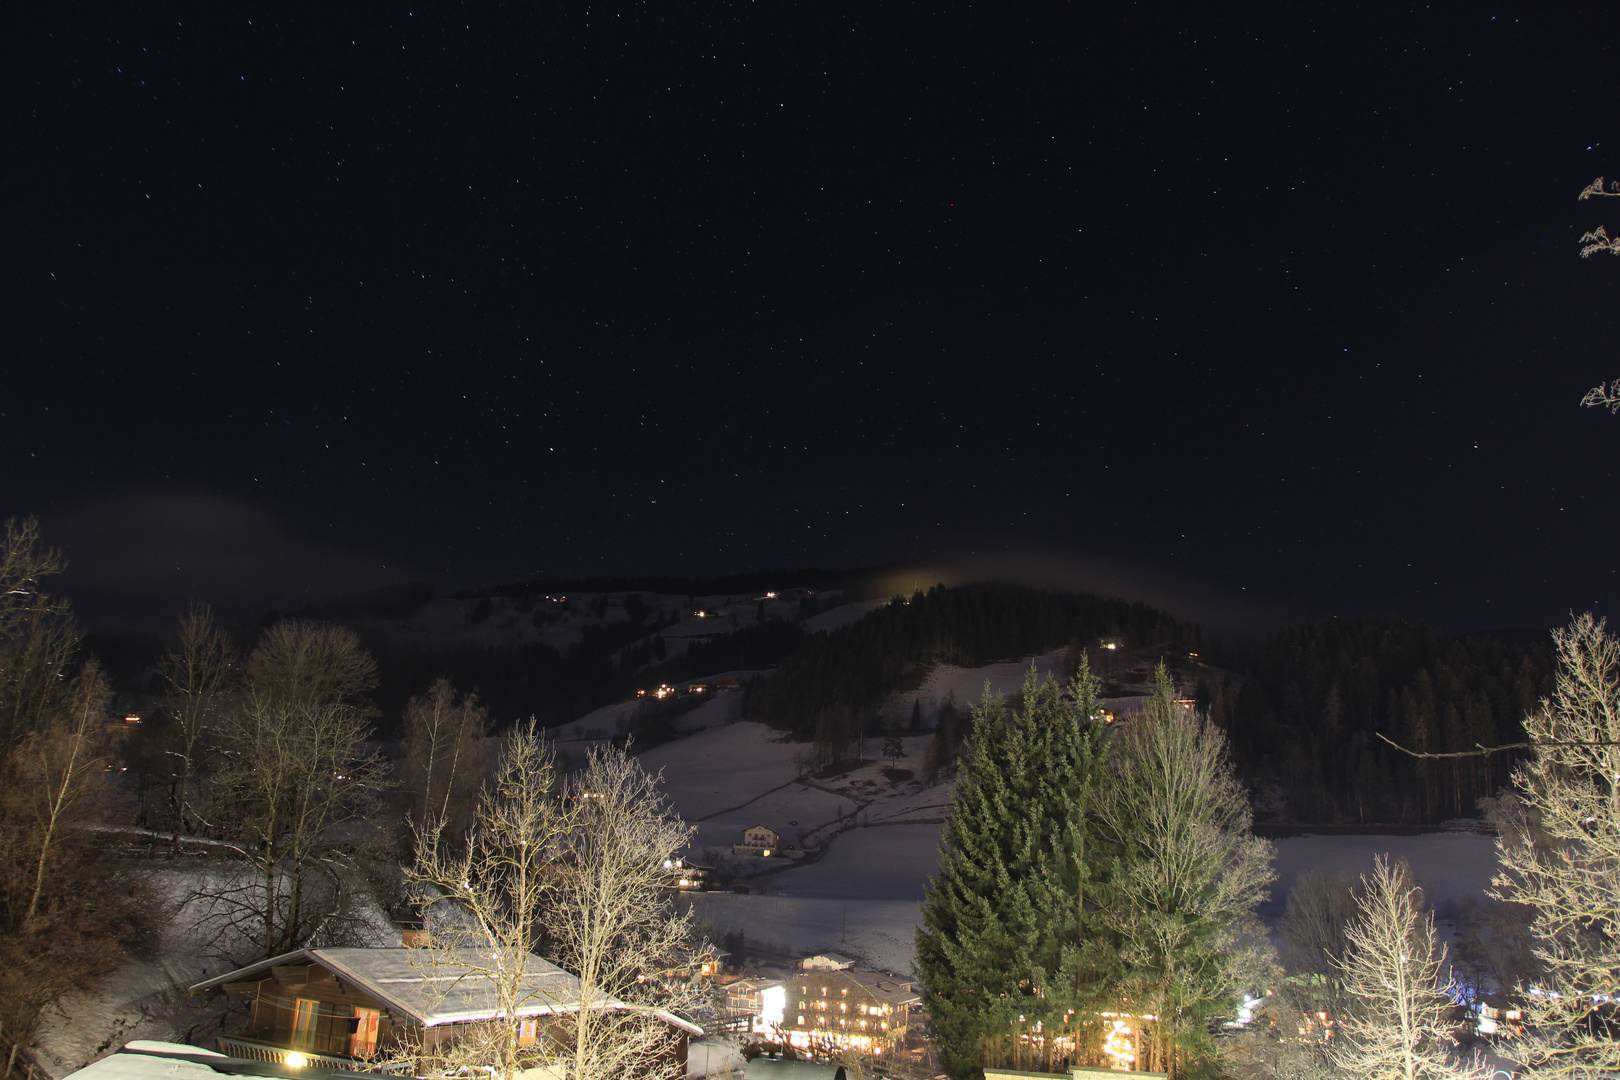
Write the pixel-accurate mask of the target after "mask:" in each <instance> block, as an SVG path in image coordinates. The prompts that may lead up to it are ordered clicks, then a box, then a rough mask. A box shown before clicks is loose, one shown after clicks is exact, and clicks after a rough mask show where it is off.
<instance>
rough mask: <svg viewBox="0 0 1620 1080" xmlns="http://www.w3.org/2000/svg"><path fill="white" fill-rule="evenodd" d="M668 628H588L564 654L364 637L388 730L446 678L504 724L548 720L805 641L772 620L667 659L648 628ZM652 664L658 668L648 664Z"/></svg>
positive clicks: (767, 659)
mask: <svg viewBox="0 0 1620 1080" xmlns="http://www.w3.org/2000/svg"><path fill="white" fill-rule="evenodd" d="M662 625H663V623H662V620H661V617H660V616H657V615H656V614H655V615H654V616H653V617H652V618H650V619H648V620H647V622H646V624H645V625H642V624H638V623H637V622H636V621H635V620H630V619H626V620H621V621H619V622H615V623H609V624H608V625H606V626H586V627H585V628H584V630H585V633H584V635H583V636H582V637H581V639H580V640H579V641H578V642H577V643H576V644H575V645H574V646H573V647H571V648H570V649H569V650H568V651H567V652H566V653H561V652H558V651H557V650H556V649H554V648H552V647H551V646H549V645H545V644H541V643H538V642H531V643H528V644H523V645H515V646H510V647H500V646H465V647H460V648H441V649H421V648H413V647H409V646H402V645H400V644H398V643H397V642H394V641H391V640H389V639H387V638H385V637H383V636H381V635H367V634H365V633H364V632H362V634H361V639H362V641H364V642H365V644H366V646H367V649H368V650H369V651H370V652H371V654H372V655H373V656H374V657H376V660H377V689H376V691H375V693H374V694H373V697H374V699H375V700H376V703H377V705H378V707H379V708H380V710H381V713H382V717H381V720H380V721H379V727H380V728H381V729H382V732H383V734H384V735H386V736H390V737H391V736H392V735H394V734H395V731H394V726H395V724H396V723H397V722H398V718H399V716H400V715H401V710H402V709H403V708H404V706H405V702H406V701H407V700H408V699H409V698H411V697H413V696H415V695H417V694H420V693H422V692H424V691H425V690H426V689H427V687H428V684H429V683H431V682H432V681H433V680H434V679H435V678H437V677H438V676H441V675H442V676H444V677H446V678H448V679H449V680H450V682H451V683H452V684H453V685H454V686H455V687H456V688H457V689H458V690H463V691H471V692H473V693H476V694H477V695H478V698H479V700H480V701H481V702H482V703H483V705H484V707H485V708H487V709H488V710H489V713H490V715H491V716H492V717H494V718H495V720H496V723H497V725H498V726H501V727H504V726H505V725H506V724H508V723H510V722H511V721H513V720H517V719H522V718H525V717H529V716H533V717H535V718H536V719H537V720H539V722H540V723H541V725H542V726H545V727H550V726H552V725H554V724H561V723H566V722H568V721H570V720H575V719H578V718H579V717H581V716H583V715H584V714H585V713H588V712H590V711H591V710H592V709H595V708H599V707H601V706H603V705H607V704H609V703H611V702H614V701H618V700H621V699H622V698H624V697H625V696H626V695H627V694H629V693H631V692H632V691H634V690H635V689H636V688H638V687H648V686H657V685H658V684H659V683H660V682H668V683H672V684H678V683H681V682H684V681H686V680H689V679H692V678H695V677H697V676H700V675H712V674H714V673H715V672H718V671H728V670H733V669H738V668H764V667H769V666H770V665H772V664H775V663H778V662H779V661H780V660H781V659H782V658H783V657H784V656H786V655H787V654H788V653H790V652H792V651H793V650H795V649H797V648H798V647H799V645H800V643H801V642H802V641H803V640H804V632H803V631H801V630H800V629H799V627H798V624H796V623H791V622H787V621H785V620H777V619H773V620H768V621H766V622H764V623H760V624H756V625H752V626H745V627H742V628H741V629H739V630H736V631H734V632H732V633H729V634H717V635H715V636H714V637H712V638H710V639H708V640H707V641H698V642H694V643H693V644H692V645H690V646H689V647H688V648H687V649H686V651H685V652H684V653H682V654H681V655H679V656H676V657H672V658H669V659H665V660H661V661H660V660H659V657H658V655H657V653H656V652H655V651H654V649H653V643H654V640H655V639H652V638H650V637H649V636H648V635H649V634H650V633H651V632H652V631H653V629H654V628H655V627H659V626H662ZM649 662H651V663H652V666H651V667H643V666H642V665H644V664H646V663H649ZM638 669H639V670H638Z"/></svg>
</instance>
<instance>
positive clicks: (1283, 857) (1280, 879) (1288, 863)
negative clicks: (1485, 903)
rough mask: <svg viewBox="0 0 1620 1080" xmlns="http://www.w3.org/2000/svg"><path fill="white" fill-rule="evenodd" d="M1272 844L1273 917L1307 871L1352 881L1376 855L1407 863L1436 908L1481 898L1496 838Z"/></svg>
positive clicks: (1312, 839) (1305, 839) (1427, 836)
mask: <svg viewBox="0 0 1620 1080" xmlns="http://www.w3.org/2000/svg"><path fill="white" fill-rule="evenodd" d="M1272 843H1274V844H1275V845H1276V849H1277V854H1276V858H1275V860H1274V861H1273V862H1272V867H1273V869H1275V870H1276V871H1277V881H1276V883H1275V884H1273V885H1272V887H1271V898H1270V900H1269V901H1267V902H1266V903H1265V904H1264V905H1263V906H1262V907H1261V913H1262V914H1264V915H1267V916H1273V917H1275V916H1278V915H1281V914H1282V912H1283V905H1284V904H1285V903H1286V902H1287V900H1288V892H1289V890H1290V889H1292V888H1293V887H1294V882H1295V881H1296V880H1297V879H1298V878H1299V875H1300V874H1301V873H1303V872H1305V871H1306V870H1328V871H1331V872H1334V873H1342V874H1348V875H1350V877H1351V878H1352V879H1353V878H1355V877H1356V876H1357V875H1360V874H1366V873H1371V872H1372V867H1373V859H1374V858H1375V857H1377V856H1379V855H1388V856H1390V857H1391V858H1395V859H1405V860H1406V861H1407V862H1408V863H1409V864H1411V867H1412V876H1413V877H1414V878H1416V879H1417V883H1418V884H1419V885H1421V886H1423V892H1424V899H1425V901H1426V902H1427V903H1428V904H1429V906H1431V907H1436V908H1437V907H1439V906H1440V905H1442V904H1444V903H1445V902H1446V901H1447V900H1454V901H1456V902H1457V903H1459V904H1460V903H1462V902H1463V901H1464V900H1474V901H1476V902H1477V901H1481V900H1483V899H1485V888H1486V886H1487V885H1489V884H1490V880H1491V876H1492V875H1493V874H1495V873H1496V840H1495V838H1493V837H1490V836H1482V835H1480V834H1478V833H1423V834H1420V835H1418V836H1290V837H1286V838H1284V839H1281V840H1274V841H1272Z"/></svg>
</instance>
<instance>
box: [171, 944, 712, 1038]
mask: <svg viewBox="0 0 1620 1080" xmlns="http://www.w3.org/2000/svg"><path fill="white" fill-rule="evenodd" d="M446 953H448V954H449V955H446ZM458 961H459V963H458ZM487 961H488V956H487V954H486V953H485V952H484V950H482V949H476V948H458V949H450V950H432V949H398V948H396V949H295V950H294V951H292V952H289V953H282V954H281V955H280V956H272V957H270V958H269V959H267V960H260V961H259V962H258V963H256V964H250V965H248V966H247V967H244V968H237V969H236V970H235V971H230V972H226V973H225V974H224V975H219V976H216V977H215V978H212V979H208V980H205V981H203V982H200V983H198V984H197V985H195V986H193V987H192V988H191V991H192V993H198V992H200V991H203V990H212V989H214V988H216V987H219V986H223V985H225V984H226V983H229V982H244V981H248V980H250V979H252V978H254V977H255V976H258V977H261V978H262V977H264V976H265V975H267V974H268V973H269V971H270V969H271V968H272V967H276V966H277V965H281V964H297V963H311V964H319V965H320V966H322V967H324V968H326V969H327V970H328V971H330V972H332V974H334V975H336V976H337V977H338V978H340V979H342V980H343V981H345V982H348V983H350V984H352V985H353V986H355V987H356V988H357V989H359V990H361V991H362V992H364V993H365V994H366V995H367V996H369V997H373V998H376V999H377V1000H378V1001H381V1002H384V1003H385V1004H387V1006H388V1008H389V1010H390V1011H392V1012H396V1013H399V1014H402V1015H403V1016H405V1017H408V1018H409V1019H410V1020H411V1021H413V1022H414V1023H416V1024H419V1025H421V1026H422V1027H437V1026H439V1025H441V1024H461V1023H469V1022H471V1021H475V1020H492V1019H494V1018H496V1017H498V1016H502V1015H504V1013H503V1010H502V1008H501V1003H500V999H499V997H498V996H497V993H496V988H495V985H494V983H493V982H492V981H491V980H490V978H489V977H487V976H486V975H484V974H482V970H483V969H484V968H485V966H486V964H487ZM520 993H521V998H520V1002H521V1003H520V1004H519V1005H518V1007H517V1008H516V1009H515V1010H514V1013H515V1014H516V1015H517V1016H550V1015H555V1014H559V1013H570V1012H576V1011H578V1009H579V1007H580V987H579V979H578V978H577V977H576V976H574V975H572V974H570V973H569V972H567V971H564V970H563V969H562V968H560V967H558V966H557V965H556V964H553V963H552V962H551V961H549V960H543V959H541V958H540V957H538V956H535V955H534V954H533V953H530V954H528V957H527V962H526V965H525V967H524V972H523V980H522V983H521V984H520ZM601 1006H602V1007H603V1008H608V1009H625V1010H631V1011H640V1010H639V1009H638V1007H637V1006H633V1005H628V1004H626V1003H625V1002H622V1001H620V1000H619V999H618V998H614V997H607V996H604V997H603V998H602V999H601ZM646 1011H649V1012H652V1013H653V1015H655V1016H657V1017H658V1018H659V1019H660V1020H663V1021H664V1022H665V1023H667V1024H670V1025H672V1026H674V1027H678V1028H681V1029H682V1030H684V1031H686V1032H687V1033H688V1034H692V1035H700V1034H702V1033H703V1029H702V1028H701V1027H699V1026H697V1025H696V1024H693V1023H692V1022H691V1021H689V1020H685V1019H683V1018H682V1017H679V1016H676V1015H675V1014H674V1013H671V1012H668V1011H666V1010H663V1009H651V1010H646Z"/></svg>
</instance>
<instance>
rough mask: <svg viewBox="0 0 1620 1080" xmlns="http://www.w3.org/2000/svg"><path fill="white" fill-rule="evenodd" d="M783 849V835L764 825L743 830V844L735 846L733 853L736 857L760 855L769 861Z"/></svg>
mask: <svg viewBox="0 0 1620 1080" xmlns="http://www.w3.org/2000/svg"><path fill="white" fill-rule="evenodd" d="M781 847H782V834H781V833H779V832H777V831H776V830H775V829H772V828H768V827H766V826H764V825H754V826H751V827H749V828H746V829H744V830H743V838H742V843H740V844H736V845H734V846H733V847H732V849H731V852H732V854H734V855H759V856H762V857H764V858H767V859H768V858H770V857H771V856H772V855H773V854H775V853H776V852H778V851H780V850H781Z"/></svg>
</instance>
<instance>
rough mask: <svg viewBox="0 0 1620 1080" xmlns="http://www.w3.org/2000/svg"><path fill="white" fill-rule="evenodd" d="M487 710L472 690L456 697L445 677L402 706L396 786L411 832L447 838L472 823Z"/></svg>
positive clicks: (479, 778) (457, 833)
mask: <svg viewBox="0 0 1620 1080" xmlns="http://www.w3.org/2000/svg"><path fill="white" fill-rule="evenodd" d="M488 733H489V713H488V711H487V710H486V709H485V708H484V707H483V706H482V705H481V704H479V702H478V698H477V697H476V696H475V695H473V694H468V695H466V696H465V697H463V698H461V699H460V700H457V698H456V692H455V688H454V687H453V686H451V685H450V680H449V679H446V678H444V677H443V676H440V677H439V678H437V679H435V680H433V685H432V686H430V687H428V691H427V693H426V694H423V695H419V696H417V697H413V698H411V699H410V701H408V702H406V704H405V767H404V770H403V771H404V777H403V778H402V781H401V786H402V787H403V789H404V795H405V800H406V812H407V814H408V815H409V820H410V823H411V828H412V830H413V832H414V834H416V835H421V834H423V833H426V832H427V831H429V830H430V829H432V828H435V827H436V828H437V829H438V830H440V831H441V832H443V833H445V834H448V835H450V836H457V835H460V834H461V833H463V832H464V831H466V829H467V827H468V825H470V824H471V822H472V816H473V812H474V810H475V809H476V806H477V801H478V788H479V785H480V784H481V783H482V781H483V776H484V761H483V740H484V737H485V736H486V735H487V734H488Z"/></svg>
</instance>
